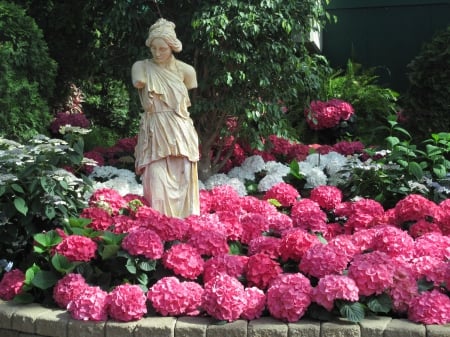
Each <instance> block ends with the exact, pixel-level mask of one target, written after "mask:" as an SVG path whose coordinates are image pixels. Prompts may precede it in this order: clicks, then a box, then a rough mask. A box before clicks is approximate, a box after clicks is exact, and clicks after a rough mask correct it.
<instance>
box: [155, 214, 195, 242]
mask: <svg viewBox="0 0 450 337" xmlns="http://www.w3.org/2000/svg"><path fill="white" fill-rule="evenodd" d="M147 228H149V229H151V230H153V231H155V232H156V233H157V234H158V235H159V237H160V238H161V240H163V241H164V242H168V241H175V240H178V241H183V240H185V239H186V238H187V236H188V232H189V225H188V223H187V222H186V221H185V220H184V219H179V218H173V217H168V216H165V215H162V216H161V217H160V219H159V221H152V222H150V223H149V224H148V226H147Z"/></svg>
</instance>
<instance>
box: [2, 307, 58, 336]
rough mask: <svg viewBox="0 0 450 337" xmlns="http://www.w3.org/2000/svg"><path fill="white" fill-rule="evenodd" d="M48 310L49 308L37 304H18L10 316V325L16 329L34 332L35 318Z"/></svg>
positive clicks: (43, 314)
mask: <svg viewBox="0 0 450 337" xmlns="http://www.w3.org/2000/svg"><path fill="white" fill-rule="evenodd" d="M50 312H51V309H47V308H44V307H43V306H41V305H39V304H34V303H32V304H26V305H20V306H19V307H18V308H17V310H16V311H15V312H14V315H13V316H12V322H11V324H12V325H11V327H12V329H13V330H16V331H21V332H28V333H35V332H36V328H35V322H36V320H37V319H38V318H39V317H40V316H45V315H47V314H49V313H50Z"/></svg>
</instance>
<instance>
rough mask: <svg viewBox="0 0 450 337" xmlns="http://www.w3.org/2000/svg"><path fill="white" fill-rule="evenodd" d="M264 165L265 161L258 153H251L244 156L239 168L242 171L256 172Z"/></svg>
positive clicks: (263, 167)
mask: <svg viewBox="0 0 450 337" xmlns="http://www.w3.org/2000/svg"><path fill="white" fill-rule="evenodd" d="M265 165H266V163H265V162H264V159H263V158H262V157H261V156H260V155H253V156H250V157H247V158H245V160H244V162H243V163H242V165H241V168H242V169H243V170H244V171H247V172H251V173H256V172H260V171H262V170H264V169H265Z"/></svg>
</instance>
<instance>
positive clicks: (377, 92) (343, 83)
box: [324, 60, 399, 144]
mask: <svg viewBox="0 0 450 337" xmlns="http://www.w3.org/2000/svg"><path fill="white" fill-rule="evenodd" d="M377 80H378V76H377V75H375V69H374V68H371V69H367V70H363V69H362V67H361V65H359V64H357V63H354V62H352V61H351V60H348V62H347V68H346V70H345V72H344V71H343V70H338V71H336V72H335V73H334V74H333V75H331V76H330V78H329V81H328V84H327V86H326V88H325V93H324V95H325V98H326V99H330V98H339V99H342V100H344V101H347V102H349V103H350V104H351V105H352V106H353V108H354V109H355V115H356V118H357V120H356V125H357V129H356V132H355V135H356V136H357V137H358V138H360V139H361V140H362V141H363V142H364V143H366V144H376V143H377V141H378V140H379V139H380V134H379V133H376V132H375V131H381V130H382V129H380V128H377V127H379V126H383V125H384V123H385V121H386V119H387V118H388V117H389V116H391V115H393V114H395V113H396V112H397V108H398V107H397V98H398V96H399V94H398V93H397V92H395V91H394V90H392V89H389V88H384V87H382V86H381V85H379V84H378V83H377ZM384 136H385V135H381V139H383V137H384Z"/></svg>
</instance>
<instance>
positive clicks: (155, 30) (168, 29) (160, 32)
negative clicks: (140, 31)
mask: <svg viewBox="0 0 450 337" xmlns="http://www.w3.org/2000/svg"><path fill="white" fill-rule="evenodd" d="M156 38H161V39H163V40H164V41H166V43H167V44H168V45H169V47H170V48H171V49H172V50H173V51H174V52H176V53H179V52H180V51H181V49H182V44H181V41H180V40H178V39H177V35H176V34H175V24H174V23H173V22H171V21H167V20H166V19H163V18H161V19H158V21H156V22H155V23H154V24H153V25H152V26H151V27H150V29H149V30H148V38H147V40H146V41H145V45H146V46H147V47H150V45H151V43H152V41H153V40H154V39H156Z"/></svg>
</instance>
